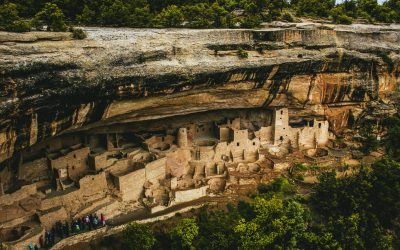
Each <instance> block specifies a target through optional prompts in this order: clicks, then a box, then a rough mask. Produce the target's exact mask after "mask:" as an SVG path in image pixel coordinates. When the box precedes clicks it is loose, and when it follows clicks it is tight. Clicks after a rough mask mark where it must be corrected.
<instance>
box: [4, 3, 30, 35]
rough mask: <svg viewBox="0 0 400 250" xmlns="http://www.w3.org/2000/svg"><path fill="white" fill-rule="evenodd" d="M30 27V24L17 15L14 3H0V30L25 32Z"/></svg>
mask: <svg viewBox="0 0 400 250" xmlns="http://www.w3.org/2000/svg"><path fill="white" fill-rule="evenodd" d="M30 28H31V27H30V24H29V23H28V22H25V21H24V20H22V19H21V18H20V17H19V15H18V10H17V5H16V4H13V3H6V4H2V5H0V30H5V31H12V32H26V31H29V30H30Z"/></svg>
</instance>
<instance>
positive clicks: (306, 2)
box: [295, 0, 335, 17]
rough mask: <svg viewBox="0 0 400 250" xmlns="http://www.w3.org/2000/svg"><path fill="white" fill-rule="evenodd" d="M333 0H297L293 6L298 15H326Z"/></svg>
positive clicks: (333, 3) (333, 4)
mask: <svg viewBox="0 0 400 250" xmlns="http://www.w3.org/2000/svg"><path fill="white" fill-rule="evenodd" d="M334 6H335V0H299V1H298V2H297V4H296V6H295V8H296V11H297V14H298V15H301V16H303V15H306V16H315V17H328V16H329V12H330V10H331V9H332V8H333V7H334Z"/></svg>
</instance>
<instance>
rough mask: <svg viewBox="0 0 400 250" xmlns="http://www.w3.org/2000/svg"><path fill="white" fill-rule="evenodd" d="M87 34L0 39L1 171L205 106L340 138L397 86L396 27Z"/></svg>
mask: <svg viewBox="0 0 400 250" xmlns="http://www.w3.org/2000/svg"><path fill="white" fill-rule="evenodd" d="M86 31H87V33H88V38H87V39H85V40H71V39H70V36H69V35H68V34H63V33H58V34H51V33H29V34H18V35H15V34H8V33H1V32H0V74H1V77H0V162H3V164H6V162H9V160H10V159H12V156H13V155H16V154H17V153H18V152H19V151H20V150H22V149H23V148H27V147H29V146H32V145H35V144H37V143H38V142H40V141H43V140H45V139H47V138H49V137H53V136H56V135H58V134H60V133H67V132H72V131H78V130H81V131H105V130H108V129H113V128H115V127H116V125H118V126H119V129H121V128H122V129H123V127H124V126H126V127H132V126H134V124H135V122H138V121H145V120H153V119H159V118H165V117H170V116H176V115H186V114H191V113H196V112H202V111H209V110H221V109H241V108H259V107H269V108H271V107H282V106H285V107H288V108H289V109H290V112H291V113H292V114H291V117H295V116H296V115H299V116H300V115H301V116H307V115H310V116H311V115H312V116H318V115H321V116H326V117H327V118H328V120H329V123H330V129H331V130H332V131H333V132H335V133H340V131H341V130H343V128H345V127H346V126H347V123H348V119H349V117H352V119H354V117H356V116H357V115H358V114H359V113H360V112H361V110H362V108H363V107H364V105H365V103H366V102H368V101H370V100H377V99H381V100H383V101H386V102H387V101H389V99H390V94H391V93H392V92H393V91H394V90H395V89H396V88H397V83H398V81H399V78H398V74H399V70H400V68H399V65H398V63H397V62H398V59H399V50H400V27H399V26H384V27H383V26H363V25H354V26H326V25H325V26H323V25H308V26H304V25H297V27H288V28H269V29H263V30H182V29H180V30H151V29H149V30H143V29H140V30H135V29H111V28H87V29H86ZM239 49H242V50H244V51H246V52H247V54H248V57H247V58H241V57H240V56H238V50H239ZM139 127H140V126H139ZM6 160H8V161H6ZM7 164H8V163H7Z"/></svg>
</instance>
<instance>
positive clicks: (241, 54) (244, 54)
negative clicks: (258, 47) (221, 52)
mask: <svg viewBox="0 0 400 250" xmlns="http://www.w3.org/2000/svg"><path fill="white" fill-rule="evenodd" d="M237 55H238V57H239V58H248V57H249V53H247V51H245V50H243V49H242V48H240V49H238V51H237Z"/></svg>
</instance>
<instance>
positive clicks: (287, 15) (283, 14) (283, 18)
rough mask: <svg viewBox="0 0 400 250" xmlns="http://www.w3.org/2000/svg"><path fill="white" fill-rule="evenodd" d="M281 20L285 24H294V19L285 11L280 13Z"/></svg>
mask: <svg viewBox="0 0 400 250" xmlns="http://www.w3.org/2000/svg"><path fill="white" fill-rule="evenodd" d="M282 20H283V21H286V22H294V17H293V15H292V14H290V13H289V12H287V11H285V12H283V13H282Z"/></svg>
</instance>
